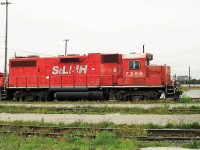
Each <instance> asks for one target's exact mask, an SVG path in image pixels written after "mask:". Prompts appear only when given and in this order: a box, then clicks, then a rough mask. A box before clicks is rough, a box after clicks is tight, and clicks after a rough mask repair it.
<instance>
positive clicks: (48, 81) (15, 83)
mask: <svg viewBox="0 0 200 150" xmlns="http://www.w3.org/2000/svg"><path fill="white" fill-rule="evenodd" d="M118 75H119V72H118V73H116V74H109V75H96V74H91V75H88V74H87V75H77V74H76V75H59V76H58V75H56V76H16V77H9V82H8V87H17V88H19V87H25V88H28V87H38V88H40V87H48V88H51V87H54V86H59V87H61V88H62V87H63V86H65V84H64V83H63V82H64V80H65V79H64V77H66V78H70V77H71V78H72V84H71V86H74V87H76V86H85V87H88V86H89V85H92V84H94V86H100V85H102V84H103V80H101V79H102V77H112V78H111V79H112V81H111V83H112V84H113V83H114V79H113V78H114V76H118ZM76 77H77V78H81V77H84V79H85V82H84V83H82V82H80V83H81V85H80V84H78V83H76V79H75V78H76ZM91 77H95V78H97V77H98V78H97V81H98V82H96V83H91V84H90V83H88V79H89V78H91ZM20 78H21V79H20ZM31 78H32V79H35V80H31V82H29V80H30V79H31ZM53 78H58V79H56V80H57V82H52V81H55V80H54V79H53ZM41 79H43V80H42V81H40V80H41ZM20 80H21V81H20ZM66 80H67V79H66ZM94 81H95V79H94ZM43 82H45V83H43ZM66 85H68V84H66ZM103 85H104V84H103ZM68 86H69V85H68Z"/></svg>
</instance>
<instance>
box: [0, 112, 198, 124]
mask: <svg viewBox="0 0 200 150" xmlns="http://www.w3.org/2000/svg"><path fill="white" fill-rule="evenodd" d="M0 120H2V121H15V120H22V121H44V122H52V123H59V122H63V123H66V124H69V123H73V122H76V121H79V122H88V123H99V122H105V121H106V122H113V123H115V124H147V123H154V124H159V125H166V124H168V123H173V124H182V123H193V122H199V121H200V115H199V114H191V115H123V114H106V115H85V114H10V113H0Z"/></svg>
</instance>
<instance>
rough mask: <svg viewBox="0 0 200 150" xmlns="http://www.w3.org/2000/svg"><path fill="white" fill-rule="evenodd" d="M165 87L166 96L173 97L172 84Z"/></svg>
mask: <svg viewBox="0 0 200 150" xmlns="http://www.w3.org/2000/svg"><path fill="white" fill-rule="evenodd" d="M166 88H167V89H166V98H174V94H175V93H174V86H173V85H168V86H167V87H166Z"/></svg>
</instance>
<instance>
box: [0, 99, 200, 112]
mask: <svg viewBox="0 0 200 150" xmlns="http://www.w3.org/2000/svg"><path fill="white" fill-rule="evenodd" d="M181 101H182V103H188V102H189V101H190V98H188V97H185V98H183V99H182V100H181ZM194 107H195V109H197V110H198V109H199V110H200V107H199V106H191V107H187V109H194ZM177 108H179V109H180V108H183V109H186V107H185V106H183V107H177ZM0 113H15V114H16V113H38V114H113V113H119V114H190V113H191V112H189V111H171V110H170V109H169V104H165V105H164V107H152V108H148V109H145V108H141V107H107V106H105V107H92V106H86V107H70V108H56V107H26V106H3V105H0ZM192 113H193V114H195V113H196V114H198V112H192Z"/></svg>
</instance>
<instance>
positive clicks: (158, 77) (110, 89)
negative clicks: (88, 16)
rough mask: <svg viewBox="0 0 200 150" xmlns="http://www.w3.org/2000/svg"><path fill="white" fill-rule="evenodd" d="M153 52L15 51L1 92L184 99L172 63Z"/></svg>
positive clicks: (39, 97)
mask: <svg viewBox="0 0 200 150" xmlns="http://www.w3.org/2000/svg"><path fill="white" fill-rule="evenodd" d="M151 60H153V55H152V54H150V53H143V54H129V55H124V54H117V53H113V54H101V53H89V54H88V55H75V54H74V55H68V56H57V57H39V56H36V55H31V56H27V57H15V58H12V59H10V60H9V74H8V75H7V77H4V75H3V74H0V86H1V98H5V99H10V100H11V99H15V100H16V101H19V100H22V101H23V100H28V101H43V100H44V101H51V100H55V99H57V100H84V99H86V100H109V99H115V100H120V101H125V100H135V99H139V100H145V99H147V100H155V99H159V98H160V96H161V94H162V93H163V94H164V95H165V98H174V99H176V100H177V99H178V98H179V96H180V94H181V92H180V91H178V89H177V87H176V85H175V84H174V82H172V81H171V76H170V66H167V65H151V64H150V62H151ZM5 80H6V82H5Z"/></svg>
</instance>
